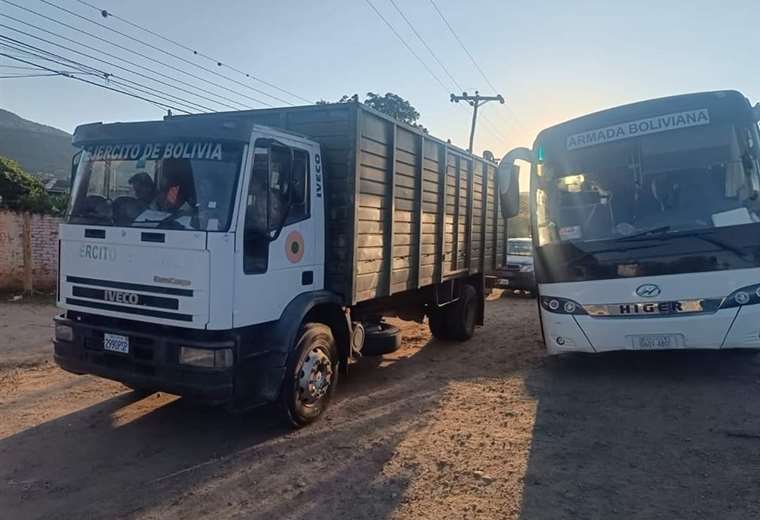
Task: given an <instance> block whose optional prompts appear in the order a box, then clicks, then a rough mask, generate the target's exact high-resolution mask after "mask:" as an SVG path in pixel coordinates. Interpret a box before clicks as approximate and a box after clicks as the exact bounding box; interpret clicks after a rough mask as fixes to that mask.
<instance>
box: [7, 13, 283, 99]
mask: <svg viewBox="0 0 760 520" xmlns="http://www.w3.org/2000/svg"><path fill="white" fill-rule="evenodd" d="M0 1H1V2H5V3H11V4H13V2H9V1H8V0H0ZM22 9H24V10H27V9H26V8H22ZM29 11H30V12H32V13H33V14H38V15H39V16H41V17H43V18H45V19H49V20H50V21H52V22H55V23H58V24H60V25H63V26H65V27H68V28H70V29H73V30H75V31H76V30H78V29H77V28H76V27H73V26H71V25H68V24H66V23H63V22H60V21H58V20H54V19H52V18H48V17H46V16H45V15H43V14H40V13H36V12H34V11H31V10H29ZM0 16H4V17H6V18H9V19H11V20H13V21H14V22H17V23H20V24H23V25H25V26H27V27H31V28H33V29H35V30H37V31H40V32H43V33H46V34H50V35H52V36H55V37H56V38H59V39H61V40H64V41H67V42H70V43H73V44H75V45H78V46H80V47H83V48H85V49H87V50H90V51H94V52H97V53H100V54H102V55H104V56H108V57H109V58H113V59H117V60H121V61H123V62H124V63H127V64H129V65H132V66H133V67H137V68H140V69H142V70H147V71H148V72H150V73H152V74H157V75H158V76H161V77H163V78H167V79H170V80H173V81H176V82H178V83H179V84H181V85H186V86H188V87H191V88H195V89H198V90H199V91H200V92H204V93H206V94H209V95H212V96H217V97H219V98H220V99H224V100H225V101H229V102H231V103H236V107H232V106H230V105H227V104H222V103H220V104H222V105H223V106H226V107H227V108H247V107H245V105H243V104H241V102H240V101H238V100H236V99H232V98H229V97H227V96H224V95H221V94H219V93H217V92H214V91H211V90H208V89H205V88H203V87H199V86H197V85H194V84H192V83H188V82H186V81H182V80H179V79H176V78H174V77H173V76H170V75H168V74H163V73H162V72H159V71H157V70H155V69H152V68H150V67H146V66H145V65H142V64H140V63H136V62H134V61H131V60H128V59H125V58H123V57H121V56H117V55H115V54H112V53H110V52H107V51H104V50H101V49H98V48H96V47H93V46H91V45H87V44H85V43H82V42H80V41H77V40H75V39H72V38H69V37H67V36H64V35H61V34H59V33H56V32H53V31H50V30H48V29H45V28H42V27H39V26H37V25H35V24H32V23H30V22H27V21H24V20H21V19H18V18H15V17H13V16H10V15H7V14H1V15H0ZM15 30H16V31H17V32H21V31H19V30H18V29H15ZM82 32H84V31H82ZM23 34H26V35H27V36H30V37H33V38H39V37H37V36H34V35H29V34H28V33H23ZM84 34H87V35H89V36H92V37H93V38H96V39H99V40H102V41H104V42H106V43H110V42H109V41H108V40H105V39H103V38H99V37H98V36H95V35H91V34H89V33H87V32H84ZM113 45H115V46H117V47H121V46H120V45H118V44H113ZM127 50H129V49H127ZM136 54H138V55H139V54H140V53H136ZM143 57H145V58H146V59H149V60H151V61H155V62H157V63H159V64H160V65H162V66H166V67H169V68H172V69H175V70H177V71H179V72H183V73H184V71H182V70H181V69H179V68H176V67H172V66H171V65H169V64H166V63H163V62H160V61H158V60H154V59H152V58H150V57H147V56H143ZM186 74H188V75H190V76H193V75H192V74H190V73H186ZM198 79H201V80H202V81H206V80H204V79H203V78H201V77H199V76H198ZM210 83H212V84H213V82H210ZM222 88H224V87H222ZM233 92H234V91H233ZM238 95H242V96H245V97H247V98H249V99H251V100H253V101H256V102H257V103H260V104H262V105H265V106H270V107H271V106H272V105H270V104H269V103H266V102H264V101H261V100H259V99H256V98H253V97H251V96H247V95H245V94H238ZM206 99H207V100H208V101H214V100H213V99H209V98H206Z"/></svg>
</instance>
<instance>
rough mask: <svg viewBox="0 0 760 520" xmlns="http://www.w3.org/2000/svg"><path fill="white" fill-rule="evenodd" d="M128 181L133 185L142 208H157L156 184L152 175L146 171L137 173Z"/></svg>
mask: <svg viewBox="0 0 760 520" xmlns="http://www.w3.org/2000/svg"><path fill="white" fill-rule="evenodd" d="M127 182H128V183H129V185H130V186H132V190H133V191H134V192H135V199H136V200H137V202H138V203H139V205H140V209H141V210H146V209H156V208H155V207H154V206H155V202H156V184H155V183H154V182H153V179H152V178H151V177H150V175H148V174H147V173H146V172H140V173H136V174H134V175H133V176H132V177H130V178H129V181H127Z"/></svg>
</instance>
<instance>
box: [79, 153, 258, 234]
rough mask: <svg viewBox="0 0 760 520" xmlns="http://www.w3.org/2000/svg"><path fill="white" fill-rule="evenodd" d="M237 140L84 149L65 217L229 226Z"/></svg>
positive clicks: (128, 223) (142, 224)
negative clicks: (230, 141) (234, 142)
mask: <svg viewBox="0 0 760 520" xmlns="http://www.w3.org/2000/svg"><path fill="white" fill-rule="evenodd" d="M242 156H243V145H242V144H228V143H216V142H164V143H139V144H134V143H125V144H115V145H113V144H109V145H93V146H88V147H87V148H85V149H84V150H83V152H82V157H81V158H80V161H79V166H78V168H77V172H76V177H75V180H74V185H73V187H72V196H71V202H70V205H69V210H68V212H67V222H68V223H70V224H86V225H99V226H126V227H145V228H166V229H187V230H204V231H226V230H227V229H228V228H229V225H230V218H231V213H232V208H233V204H234V202H233V201H234V196H235V192H236V186H237V179H238V175H239V172H240V162H241V159H242Z"/></svg>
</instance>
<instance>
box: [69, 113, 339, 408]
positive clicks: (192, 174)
mask: <svg viewBox="0 0 760 520" xmlns="http://www.w3.org/2000/svg"><path fill="white" fill-rule="evenodd" d="M74 144H75V145H76V146H78V147H79V148H81V155H80V156H79V157H78V161H77V166H76V170H75V173H74V183H73V188H72V198H71V205H70V208H69V212H68V215H67V219H66V223H65V224H63V225H62V226H61V230H60V280H59V288H58V304H59V306H60V307H62V308H63V309H64V310H65V313H64V315H63V316H62V317H60V318H59V319H58V320H57V322H56V340H55V358H56V361H57V362H58V363H59V364H60V365H61V366H62V367H63V368H65V369H68V370H71V371H73V372H80V373H84V372H87V373H95V374H99V375H102V376H104V377H109V378H113V379H118V380H120V381H122V382H124V383H125V384H127V385H129V386H132V387H134V388H140V389H146V390H149V389H154V388H163V389H165V390H167V391H174V392H176V393H179V394H183V395H196V396H198V397H203V398H204V399H206V400H210V401H219V402H227V401H229V400H230V399H231V398H232V396H233V390H234V387H235V386H236V385H239V384H240V381H237V382H236V381H235V371H234V370H233V366H234V365H235V362H236V361H237V362H239V363H241V362H242V363H244V362H245V360H246V359H247V358H248V357H249V356H250V357H255V358H257V360H258V361H259V362H257V363H255V365H256V366H257V367H263V366H266V367H274V368H276V369H279V370H282V369H283V368H284V366H285V364H286V359H285V354H284V353H283V352H282V351H279V352H278V351H276V347H275V346H272V345H265V344H262V343H260V342H252V341H247V340H246V337H248V336H250V335H257V334H260V333H261V332H262V331H261V330H257V329H259V328H260V327H257V326H258V325H260V324H263V323H267V322H272V321H273V320H277V319H279V318H280V317H281V316H282V315H283V312H284V311H285V308H286V307H287V306H288V305H289V304H290V303H291V302H293V301H294V300H296V298H297V297H298V296H299V295H301V294H304V293H311V292H319V291H321V290H323V288H324V251H323V248H324V236H323V230H324V205H323V200H324V198H323V186H322V175H321V158H320V147H319V145H318V144H317V143H315V142H313V141H310V140H309V139H306V138H304V137H301V136H298V135H294V134H292V133H286V132H282V131H278V130H276V129H272V128H267V127H262V126H258V125H254V124H246V123H245V122H244V121H240V120H238V121H225V122H209V123H206V124H201V125H199V124H188V122H184V121H178V122H176V123H175V122H173V121H171V120H169V121H160V122H148V123H129V124H114V125H102V124H94V125H86V126H82V127H79V128H78V129H77V132H76V134H75V138H74ZM270 332H271V331H270ZM283 340H284V338H283ZM254 344H255V345H258V346H259V348H258V349H257V351H256V352H241V351H240V346H241V345H254ZM245 379H246V380H247V381H246V383H245V384H246V385H251V384H252V385H255V386H257V387H258V388H257V389H256V390H257V392H256V393H257V394H260V395H263V396H264V397H267V396H269V397H271V395H270V394H273V393H275V392H276V391H277V389H276V388H268V387H267V385H268V382H269V381H274V380H276V377H264V378H263V379H261V378H248V377H246V378H245Z"/></svg>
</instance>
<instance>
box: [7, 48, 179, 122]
mask: <svg viewBox="0 0 760 520" xmlns="http://www.w3.org/2000/svg"><path fill="white" fill-rule="evenodd" d="M0 56H5V57H6V58H10V59H12V60H16V61H19V62H21V63H26V64H28V65H35V64H34V63H32V62H30V61H26V60H24V59H22V58H17V57H14V56H11V55H9V54H4V53H0ZM39 68H40V69H42V70H47V71H50V72H58V71H56V70H53V69H51V68H48V67H45V66H42V65H39ZM62 75H63V76H65V77H67V78H71V79H75V80H77V81H82V82H84V83H88V84H90V85H95V86H96V87H100V88H104V89H107V90H111V91H113V92H118V93H120V94H125V95H127V96H131V97H133V98H137V99H141V100H143V101H146V102H148V103H151V104H153V105H156V106H158V107H161V108H168V109H173V110H177V111H178V112H183V113H185V114H189V112H187V111H185V110H181V109H179V108H177V107H175V106H171V105H165V104H163V103H160V102H157V101H155V100H152V99H148V98H145V97H142V96H139V95H136V94H132V93H129V92H126V91H124V90H120V89H117V88H113V87H109V86H108V85H100V84H98V83H95V82H94V81H90V80H88V79H85V78H80V77H78V76H71V75H67V74H62Z"/></svg>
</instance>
